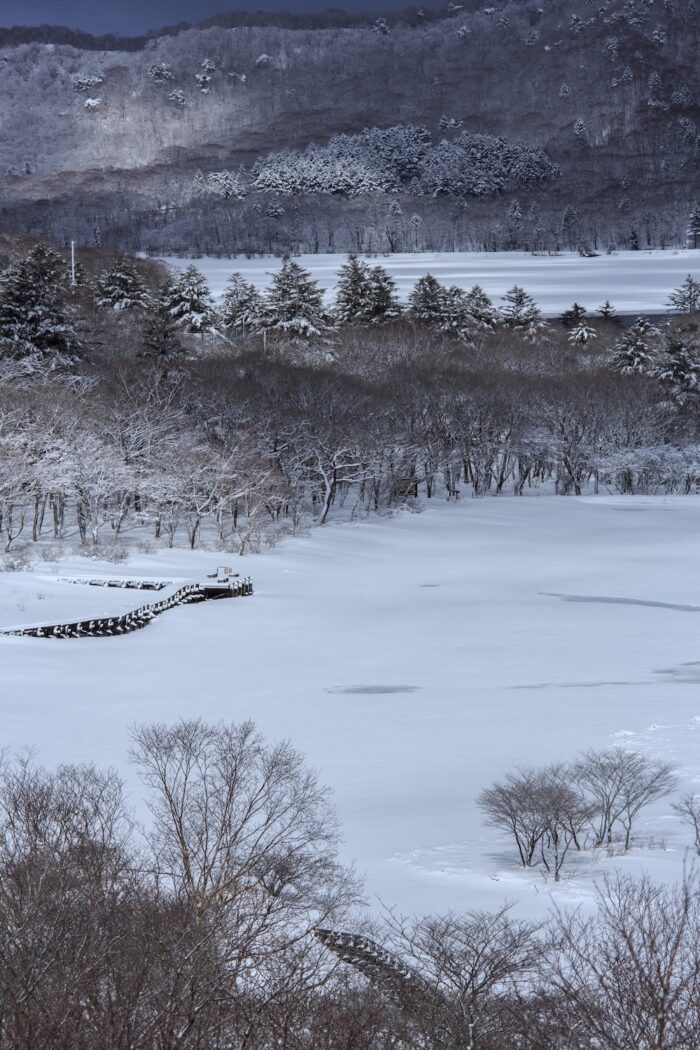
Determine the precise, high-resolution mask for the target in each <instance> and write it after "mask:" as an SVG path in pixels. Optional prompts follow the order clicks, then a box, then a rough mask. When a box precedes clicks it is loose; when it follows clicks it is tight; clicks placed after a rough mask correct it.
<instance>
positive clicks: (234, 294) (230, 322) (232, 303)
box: [219, 273, 263, 335]
mask: <svg viewBox="0 0 700 1050" xmlns="http://www.w3.org/2000/svg"><path fill="white" fill-rule="evenodd" d="M219 312H220V316H221V323H222V325H223V326H224V328H225V329H226V331H227V332H229V333H230V334H232V335H242V334H243V333H244V332H254V331H256V330H257V328H258V327H259V325H260V318H261V316H262V312H263V300H262V296H261V295H260V292H259V291H258V289H257V288H256V287H255V285H254V284H251V283H250V281H246V280H245V278H244V277H243V276H242V274H240V273H232V274H231V276H230V277H229V279H228V284H227V285H226V291H225V292H224V294H223V296H222V298H221V308H220V311H219Z"/></svg>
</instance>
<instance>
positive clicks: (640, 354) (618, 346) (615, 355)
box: [610, 317, 660, 376]
mask: <svg viewBox="0 0 700 1050" xmlns="http://www.w3.org/2000/svg"><path fill="white" fill-rule="evenodd" d="M659 336H660V332H659V329H658V328H656V327H655V326H654V325H653V324H652V323H651V321H650V320H649V319H648V318H647V317H638V318H637V320H636V321H635V322H634V324H632V325H630V327H629V328H628V329H627V330H626V331H625V332H624V334H623V335H622V336H621V337H620V338H619V339H618V340H617V342H616V343H614V345H613V346H612V347H611V349H610V367H611V368H612V369H613V370H614V371H615V372H619V373H620V375H623V376H624V375H635V374H636V375H652V374H653V373H654V370H655V367H656V363H657V359H658V356H659V345H658V339H659Z"/></svg>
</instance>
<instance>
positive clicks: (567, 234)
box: [561, 204, 580, 251]
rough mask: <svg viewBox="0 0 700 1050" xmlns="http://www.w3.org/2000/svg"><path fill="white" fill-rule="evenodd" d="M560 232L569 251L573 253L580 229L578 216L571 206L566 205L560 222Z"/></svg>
mask: <svg viewBox="0 0 700 1050" xmlns="http://www.w3.org/2000/svg"><path fill="white" fill-rule="evenodd" d="M561 232H562V235H563V237H564V240H565V241H566V244H567V245H568V247H569V250H570V251H573V250H574V248H575V247H576V245H577V244H578V242H579V237H580V227H579V221H578V215H577V214H576V212H575V210H574V208H573V206H572V205H571V204H568V205H567V206H566V208H565V210H564V214H563V216H562V220H561Z"/></svg>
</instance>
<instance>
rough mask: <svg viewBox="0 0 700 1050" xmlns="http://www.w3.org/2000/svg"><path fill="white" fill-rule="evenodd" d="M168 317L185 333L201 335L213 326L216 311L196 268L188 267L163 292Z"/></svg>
mask: <svg viewBox="0 0 700 1050" xmlns="http://www.w3.org/2000/svg"><path fill="white" fill-rule="evenodd" d="M164 296H165V303H166V305H167V308H168V310H169V311H170V315H171V317H173V318H174V320H175V322H176V324H177V325H178V326H179V327H180V328H181V329H182V330H183V331H185V332H189V333H191V334H195V335H203V334H204V332H210V331H213V330H214V328H215V327H216V321H217V316H216V309H215V307H214V303H213V301H212V297H211V294H210V292H209V286H208V284H207V282H206V279H205V277H204V275H203V274H202V273H200V271H199V270H198V269H197V267H196V266H188V267H187V269H186V270H183V271H182V273H181V274H179V275H178V276H177V277H176V278H175V280H173V281H172V282H171V283H170V284H169V285H168V286H167V288H166V289H165V292H164Z"/></svg>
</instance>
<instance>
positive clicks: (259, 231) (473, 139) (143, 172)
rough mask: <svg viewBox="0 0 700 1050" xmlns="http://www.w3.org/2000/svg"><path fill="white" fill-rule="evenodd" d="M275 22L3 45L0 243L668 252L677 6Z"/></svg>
mask: <svg viewBox="0 0 700 1050" xmlns="http://www.w3.org/2000/svg"><path fill="white" fill-rule="evenodd" d="M277 20H278V22H279V23H280V24H279V25H272V24H270V16H261V17H260V19H259V21H260V23H261V24H240V23H242V22H245V21H249V22H251V23H254V22H255V18H253V17H251V18H250V19H248V20H246V19H242V18H239V19H238V20H237V21H238V22H239V24H231V23H233V22H234V21H236V20H235V19H230V20H227V19H220V20H218V22H216V21H215V24H209V25H206V26H201V27H199V28H182V29H177V28H175V29H172V28H171V29H169V30H168V31H167V33H164V35H162V36H155V37H152V38H148V39H145V38H144V39H140V40H138V41H134V42H132V44H131V48H132V49H129V42H128V41H127V42H124V41H122V42H119V41H106V42H105V44H106V46H110V47H114V48H118V50H117V49H115V50H97V49H96V48H97V46H98V42H95V41H90V40H87V41H85V42H84V43H83V44H81V46H75V40H74V38H72V37H71V36H70V34H66V35H65V36H62V35H61V33H60V32H56V31H54V32H53V33H52V34H49V35H47V34H46V33H45V34H44V35H43V36H42V34H41V32H39V31H35V33H34V38H33V39H32V38H31V34H28V37H29V40H28V42H26V43H14V40H16V39H18V36H17V34H16V33H15V35H14V37H13V36H12V35H10V36H9V37H8V36H5V37H4V38H3V42H4V44H5V46H4V47H3V48H2V49H1V51H0V99H1V100H2V102H1V103H0V105H1V106H2V112H1V113H0V119H1V121H2V140H3V159H4V162H5V163H4V170H3V172H2V180H1V183H0V203H1V205H2V211H1V216H2V219H1V223H2V229H3V230H12V231H13V232H22V233H25V234H27V235H32V234H39V233H40V234H41V235H43V236H52V237H53V238H55V239H56V240H58V241H64V242H65V241H66V240H68V239H70V238H71V237H75V238H76V239H77V240H78V241H79V242H82V243H87V244H97V245H99V244H110V243H113V244H119V245H121V246H123V247H126V248H128V249H131V250H134V249H141V250H152V251H164V250H170V251H182V252H193V253H197V252H208V253H217V252H221V253H230V252H257V251H278V252H280V251H284V250H292V251H294V250H305V251H327V250H331V251H333V250H338V251H345V250H355V251H375V250H381V251H387V250H388V251H398V250H404V251H405V250H412V249H416V248H423V249H435V250H451V249H459V248H470V247H474V248H493V249H499V248H510V249H512V248H523V249H538V250H549V249H553V248H557V247H574V248H575V247H583V248H584V249H585V248H588V247H590V248H591V249H597V250H601V249H604V248H606V247H608V246H609V245H611V244H614V245H617V246H619V247H623V246H624V247H632V248H635V247H642V248H643V247H646V246H647V245H651V244H653V245H656V246H659V245H660V246H667V245H672V244H681V243H684V241H685V233H686V226H687V220H688V214H689V212H690V210H691V208H692V205H693V203H694V200H695V197H696V194H697V178H698V128H697V118H698V101H699V100H700V76H699V75H698V70H697V61H696V56H697V45H698V36H699V34H698V26H699V24H700V23H699V20H698V12H697V7H696V3H695V0H690V2H689V3H688V4H686V3H685V0H682V2H677V0H651V2H649V0H645V2H636V0H625V2H622V0H607V2H603V3H602V4H601V5H600V6H597V7H596V6H594V5H593V4H586V3H584V2H583V0H554V2H551V3H547V5H546V6H544V7H539V6H536V4H535V3H533V2H527V3H519V4H509V3H506V4H501V5H499V6H490V7H489V6H487V7H479V8H477V7H475V6H472V5H460V6H458V5H452V8H451V11H450V12H446V13H444V14H443V15H442V16H441V17H436V16H435V15H431V17H430V18H427V17H422V16H421V13H420V12H415V11H414V12H412V13H410V15H406V16H405V17H403V18H396V17H394V18H392V19H388V18H387V19H381V18H380V19H377V20H376V21H374V22H371V21H369V20H368V21H367V22H366V23H362V22H361V21H359V20H358V19H357V18H356V17H353V18H348V19H345V20H343V18H342V17H340V16H338V17H337V19H336V22H337V24H333V19H332V18H330V17H327V18H325V19H324V18H318V19H316V20H315V21H313V22H310V23H309V25H310V26H311V27H310V28H302V27H296V28H295V26H297V25H298V20H297V21H296V22H295V21H294V20H293V19H289V18H286V16H279V17H278V18H277ZM262 23H265V24H262ZM19 39H23V38H22V37H21V35H20V36H19ZM25 39H26V37H25ZM66 39H67V40H69V41H73V42H62V41H64V40H66ZM47 41H48V42H47Z"/></svg>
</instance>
